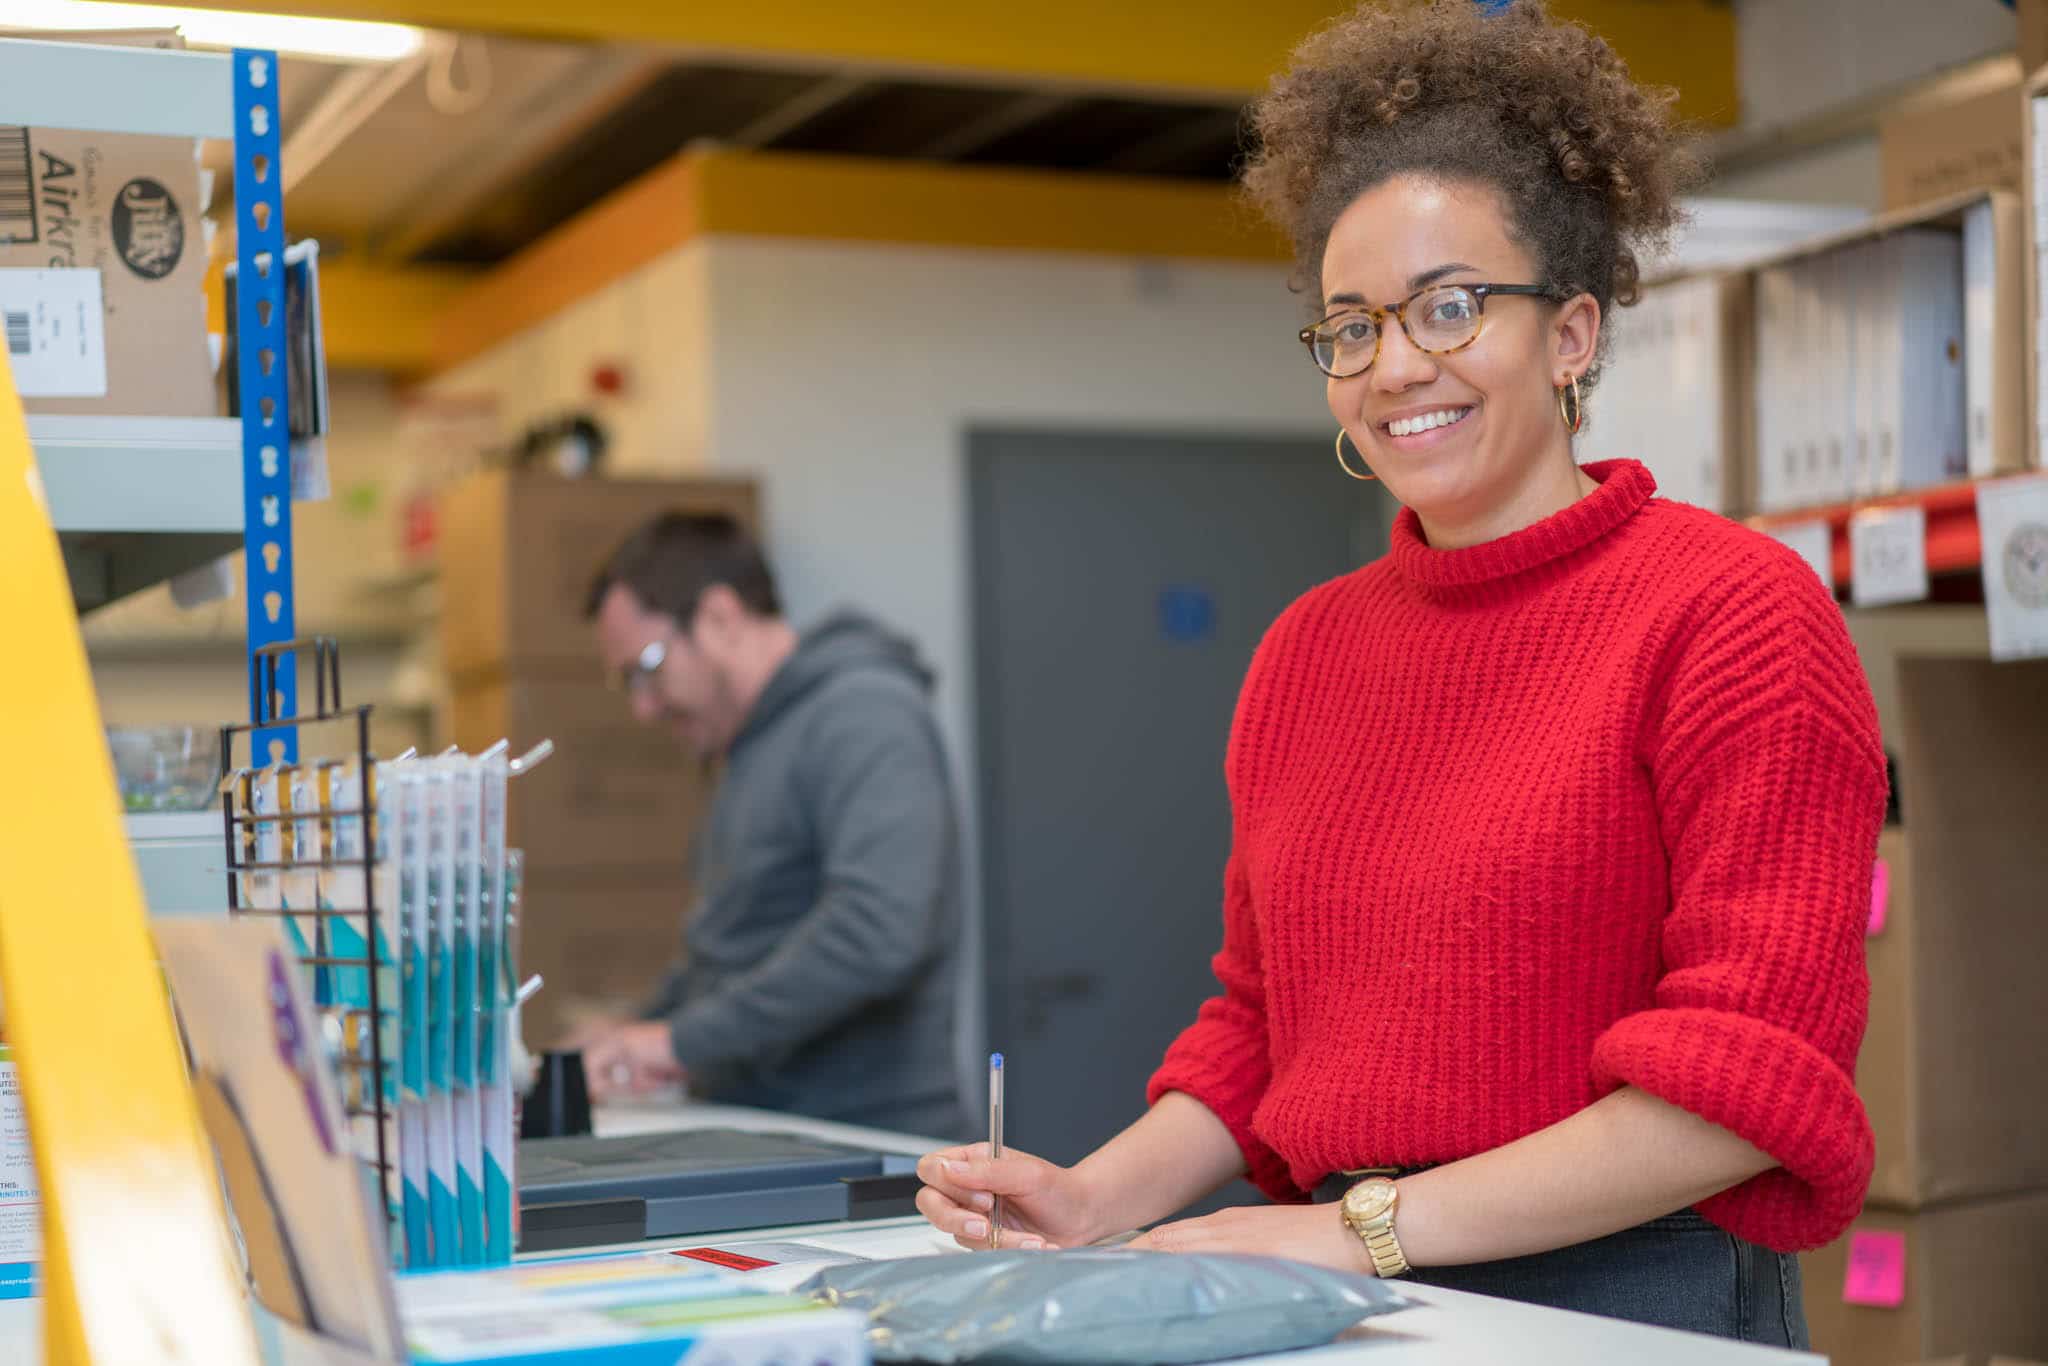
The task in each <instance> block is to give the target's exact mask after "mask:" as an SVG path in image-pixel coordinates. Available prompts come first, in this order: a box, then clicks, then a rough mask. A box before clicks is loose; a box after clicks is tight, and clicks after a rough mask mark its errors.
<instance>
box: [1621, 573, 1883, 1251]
mask: <svg viewBox="0 0 2048 1366" xmlns="http://www.w3.org/2000/svg"><path fill="white" fill-rule="evenodd" d="M1775 551H1776V548H1775V547H1773V548H1772V553H1771V554H1769V556H1768V557H1767V558H1766V559H1765V560H1764V562H1763V564H1762V566H1761V568H1760V569H1759V570H1758V572H1756V573H1755V574H1754V575H1753V576H1750V577H1749V578H1748V579H1747V581H1746V582H1745V583H1743V584H1742V585H1741V587H1740V589H1739V590H1736V591H1731V592H1729V593H1728V594H1726V595H1725V596H1724V597H1723V598H1722V599H1721V600H1720V601H1719V602H1718V603H1717V604H1716V605H1715V606H1714V608H1713V609H1712V611H1711V612H1710V613H1709V614H1708V620H1706V621H1705V622H1703V623H1702V624H1700V625H1699V626H1698V627H1697V629H1696V630H1695V631H1694V632H1693V633H1692V635H1691V637H1690V639H1688V641H1687V642H1686V645H1685V647H1684V649H1683V650H1682V652H1681V655H1680V658H1679V659H1678V661H1677V663H1676V666H1675V667H1674V669H1673V670H1672V672H1671V675H1670V679H1669V682H1668V684H1667V686H1666V691H1665V695H1664V697H1663V699H1662V701H1661V705H1658V706H1656V707H1654V708H1653V724H1652V725H1651V727H1650V733H1649V734H1647V735H1646V737H1645V743H1644V759H1645V762H1646V764H1647V766H1648V768H1649V772H1650V775H1651V781H1652V784H1653V790H1654V792H1655V794H1656V801H1657V806H1658V818H1659V822H1660V825H1661V828H1662V834H1663V839H1664V843H1665V847H1666V850H1667V853H1668V855H1669V859H1670V870H1671V907H1670V910H1669V912H1668V914H1667V916H1666V918H1665V922H1664V926H1663V931H1662V953H1663V965H1662V975H1661V977H1660V980H1659V983H1658V986H1657V992H1656V1005H1655V1007H1654V1008H1653V1009H1649V1010H1645V1011H1642V1012H1639V1013H1637V1014H1634V1015H1631V1016H1628V1017H1626V1018H1624V1019H1622V1020H1620V1021H1618V1022H1616V1023H1615V1024H1614V1025H1613V1026H1612V1027H1611V1028H1609V1029H1608V1030H1607V1031H1606V1032H1605V1033H1604V1034H1603V1035H1602V1036H1601V1037H1600V1038H1599V1039H1598V1040H1597V1041H1596V1043H1595V1045H1594V1050H1593V1072H1594V1081H1595V1083H1596V1085H1598V1086H1600V1087H1601V1088H1602V1089H1608V1088H1612V1087H1616V1086H1620V1085H1623V1084H1628V1085H1633V1086H1636V1087H1638V1088H1639V1089H1641V1090H1644V1091H1647V1092H1649V1093H1650V1094H1652V1095H1656V1096H1659V1097H1661V1098H1662V1099H1664V1100H1667V1101H1669V1102H1671V1103H1672V1104H1674V1105H1677V1106H1679V1107H1681V1108H1683V1109H1685V1110H1688V1111H1691V1112H1692V1113H1694V1114H1696V1115H1699V1116H1701V1117H1702V1118H1704V1119H1707V1120H1709V1121H1711V1122H1713V1123H1715V1124H1718V1125H1720V1126H1721V1127H1723V1128H1726V1129H1728V1130H1730V1131H1732V1132H1734V1133H1735V1134H1737V1135H1739V1136H1741V1137H1742V1138H1744V1139H1746V1140H1748V1141H1749V1142H1750V1143H1752V1144H1754V1145H1755V1146H1756V1147H1758V1148H1759V1149H1761V1150H1762V1151H1764V1152H1765V1153H1767V1154H1768V1155H1770V1156H1771V1157H1773V1158H1775V1159H1776V1160H1777V1161H1778V1162H1779V1163H1780V1164H1781V1165H1780V1166H1779V1167H1778V1168H1775V1169H1773V1170H1771V1171H1769V1172H1766V1173H1764V1174H1763V1175H1761V1176H1758V1177H1756V1178H1754V1179H1753V1180H1751V1181H1748V1182H1745V1183H1744V1184H1742V1185H1740V1186H1737V1187H1735V1188H1734V1189H1732V1190H1729V1191H1725V1192H1723V1193H1722V1194H1720V1195H1718V1196H1715V1197H1714V1198H1712V1199H1711V1200H1709V1201H1707V1202H1705V1203H1704V1204H1702V1205H1701V1207H1700V1209H1701V1212H1702V1213H1704V1214H1706V1215H1707V1216H1708V1217H1709V1218H1712V1219H1713V1220H1714V1221H1715V1222H1716V1223H1718V1224H1720V1225H1721V1226H1722V1227H1724V1228H1727V1229H1728V1230H1729V1231H1731V1232H1733V1233H1735V1234H1737V1235H1739V1236H1741V1237H1744V1238H1747V1239H1749V1240H1751V1241H1753V1242H1758V1243H1762V1244H1764V1245H1766V1246H1769V1247H1773V1248H1777V1249H1780V1250H1783V1251H1792V1250H1797V1249H1803V1248H1809V1247H1817V1246H1820V1245H1821V1244H1823V1243H1826V1242H1828V1241H1829V1240H1831V1239H1833V1238H1834V1237H1836V1236H1837V1235H1838V1234H1840V1233H1841V1232H1842V1230H1844V1229H1845V1228H1847V1227H1848V1225H1849V1223H1850V1221H1851V1220H1852V1219H1854V1217H1855V1216H1856V1213H1857V1211H1858V1210H1859V1209H1860V1208H1861V1206H1862V1203H1863V1196H1864V1192H1865V1190H1866V1189H1867V1187H1868V1185H1869V1182H1870V1173H1871V1166H1872V1161H1873V1144H1872V1139H1871V1132H1870V1125H1869V1122H1868V1120H1867V1119H1866V1117H1865V1115H1864V1111H1863V1106H1862V1103H1861V1101H1860V1100H1859V1099H1858V1098H1857V1095H1856V1089H1855V1084H1854V1076H1855V1064H1856V1051H1857V1048H1858V1047H1859V1045H1860V1044H1861V1042H1862V1038H1863V1029H1864V1024H1865V1020H1866V1018H1867V1013H1868V1004H1869V990H1870V988H1869V977H1868V975H1867V973H1866V971H1865V968H1864V959H1863V936H1864V931H1865V926H1866V923H1867V920H1868V916H1869V911H1870V885H1871V870H1872V866H1873V861H1874V858H1875V853H1876V845H1877V835H1878V829H1879V826H1880V825H1881V824H1882V822H1883V818H1884V804H1885V766H1884V755H1883V749H1882V746H1881V743H1880V741H1879V737H1878V729H1877V717H1876V711H1875V707H1874V705H1873V704H1872V702H1871V697H1870V690H1869V685H1868V683H1867V681H1866V680H1865V678H1864V676H1863V671H1862V667H1861V665H1860V664H1859V663H1858V661H1857V658H1856V653H1855V650H1854V648H1853V647H1852V646H1851V644H1850V642H1849V638H1848V632H1847V629H1846V627H1845V625H1844V623H1843V621H1842V616H1841V611H1840V609H1839V608H1837V607H1836V605H1835V603H1834V602H1833V600H1832V599H1831V598H1830V597H1829V596H1828V595H1827V594H1826V592H1825V590H1823V589H1822V588H1821V586H1820V584H1819V582H1818V581H1817V580H1816V579H1815V578H1814V576H1813V575H1812V573H1811V572H1810V571H1808V570H1807V569H1806V568H1805V567H1804V566H1803V565H1801V564H1799V563H1798V562H1797V561H1796V560H1792V559H1791V557H1790V556H1789V553H1788V554H1786V555H1783V556H1780V555H1778V554H1776V553H1775Z"/></svg>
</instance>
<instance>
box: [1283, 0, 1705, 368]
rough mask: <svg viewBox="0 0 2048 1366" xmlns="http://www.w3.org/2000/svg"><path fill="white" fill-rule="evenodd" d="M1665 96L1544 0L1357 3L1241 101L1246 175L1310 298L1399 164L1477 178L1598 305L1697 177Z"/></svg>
mask: <svg viewBox="0 0 2048 1366" xmlns="http://www.w3.org/2000/svg"><path fill="white" fill-rule="evenodd" d="M1675 93H1676V92H1674V91H1671V90H1667V89H1658V88H1645V87H1643V86H1640V85H1637V84H1636V83H1635V82H1634V81H1632V80H1630V79H1629V74H1628V69H1627V67H1625V66H1624V65H1623V64H1622V61H1621V58H1619V57H1618V56H1616V55H1615V53H1614V49H1612V48H1610V47H1609V46H1608V45H1607V44H1606V42H1605V41H1603V40H1602V39H1601V38H1599V37H1597V36H1596V35H1594V34H1592V33H1590V32H1588V31H1587V30H1586V29H1584V28H1582V27H1580V26H1579V25H1577V24H1569V23H1561V22H1557V21H1554V20H1552V19H1551V18H1550V16H1549V15H1548V14H1546V13H1545V12H1544V8H1543V4H1542V0H1513V3H1511V4H1510V5H1508V6H1507V7H1506V8H1505V9H1504V10H1501V11H1498V12H1495V13H1489V12H1488V11H1487V10H1485V9H1483V8H1481V6H1479V5H1478V4H1476V3H1474V0H1391V3H1390V2H1389V0H1367V3H1365V4H1363V5H1361V6H1360V7H1359V8H1358V10H1357V11H1355V12H1354V13H1352V14H1351V15H1350V16H1348V17H1346V18H1343V19H1339V20H1337V21H1336V22H1335V23H1333V24H1331V25H1330V26H1329V27H1327V28H1325V29H1323V30H1321V31H1320V32H1318V33H1316V34H1315V35H1314V36H1313V37H1311V38H1309V39H1308V40H1307V41H1306V42H1304V43H1303V44H1302V45H1301V46H1300V47H1299V48H1297V49H1296V50H1295V53H1294V63H1293V66H1292V68H1291V69H1290V70H1289V71H1288V72H1287V73H1286V74H1285V75H1282V76H1278V77H1275V78H1274V81H1273V87H1272V89H1271V90H1270V91H1269V92H1268V93H1267V94H1266V95H1265V96H1264V97H1262V98H1261V99H1260V100H1259V101H1258V102H1257V104H1255V105H1254V106H1253V109H1252V116H1251V123H1252V130H1253V132H1254V134H1255V135H1256V138H1257V149H1256V151H1255V152H1254V153H1253V155H1252V157H1251V160H1250V161H1249V162H1248V164H1247V165H1246V167H1245V170H1244V184H1245V188H1246V190H1247V191H1249V193H1250V194H1251V196H1252V198H1253V199H1254V200H1255V201H1257V203H1258V204H1259V206H1260V207H1261V208H1262V209H1263V210H1264V211H1265V212H1266V214H1267V215H1268V216H1269V217H1270V218H1272V219H1273V221H1274V222H1275V223H1277V224H1278V225H1279V226H1280V227H1281V228H1282V229H1283V230H1285V231H1286V232H1287V233H1288V235H1289V236H1290V237H1291V238H1292V239H1293V242H1294V251H1295V259H1296V266H1297V270H1298V278H1297V281H1296V287H1297V288H1301V289H1304V290H1307V291H1309V292H1312V293H1316V294H1318V295H1319V293H1320V290H1319V280H1318V278H1317V277H1318V276H1319V275H1320V273H1321V270H1322V260H1323V250H1324V248H1325V247H1326V246H1327V245H1328V242H1329V238H1330V230H1331V228H1332V227H1333V226H1334V225H1335V224H1336V221H1337V219H1338V217H1339V216H1340V215H1341V214H1342V213H1343V212H1344V210H1345V209H1346V208H1347V207H1348V206H1349V205H1350V204H1351V202H1352V201H1353V200H1355V199H1357V198H1358V196H1359V195H1361V194H1363V193H1365V192H1366V191H1367V190H1370V189H1372V188H1373V187H1374V186H1376V185H1378V184H1380V183H1381V182H1382V181H1385V180H1387V179H1388V178H1390V177H1392V176H1395V175H1400V174H1403V173H1419V174H1422V175H1427V176H1432V177H1438V178H1444V179H1451V180H1468V181H1476V182H1478V183H1480V184H1483V185H1488V186H1491V187H1492V188H1494V189H1495V190H1496V191H1498V192H1499V194H1500V196H1501V198H1502V200H1503V202H1504V203H1505V204H1506V207H1507V212H1508V228H1509V232H1510V235H1511V236H1513V237H1514V238H1515V239H1517V240H1518V241H1519V242H1521V243H1522V245H1523V246H1525V247H1526V248H1527V249H1528V250H1529V252H1530V254H1531V255H1532V256H1534V257H1535V258H1536V262H1537V266H1538V269H1539V270H1540V271H1541V274H1542V279H1541V283H1545V284H1551V285H1555V286H1558V287H1559V288H1561V289H1562V290H1564V291H1565V292H1567V293H1570V294H1576V293H1579V292H1581V291H1583V292H1585V293H1587V294H1591V295H1592V296H1593V297H1594V298H1595V299H1597V300H1599V303H1600V308H1601V311H1602V313H1603V314H1606V313H1608V312H1609V311H1611V310H1612V309H1613V307H1614V305H1615V304H1617V303H1621V304H1631V303H1634V302H1635V300H1636V294H1637V282H1638V276H1639V267H1638V264H1637V260H1638V256H1637V254H1638V253H1639V252H1642V253H1651V252H1654V251H1656V250H1658V249H1659V248H1660V247H1661V246H1662V245H1663V244H1664V243H1665V242H1666V241H1668V239H1669V237H1670V234H1671V232H1672V231H1673V229H1675V228H1676V227H1678V226H1679V224H1680V223H1681V221H1682V219H1683V211H1682V210H1681V209H1680V208H1679V203H1678V196H1679V195H1680V194H1681V193H1682V192H1683V191H1685V190H1688V189H1690V188H1692V187H1693V186H1694V185H1695V184H1697V183H1698V181H1699V180H1700V179H1702V178H1703V170H1704V162H1703V160H1702V158H1701V156H1700V154H1699V152H1698V150H1697V145H1696V143H1695V142H1694V140H1693V139H1691V138H1690V137H1688V136H1686V135H1685V134H1683V133H1682V132H1681V131H1680V130H1679V129H1678V128H1677V127H1676V125H1675V124H1674V121H1673V118H1672V113H1671V106H1672V102H1673V99H1674V98H1675ZM1602 349H1603V350H1604V349H1605V346H1604V343H1603V346H1602ZM1591 378H1592V376H1591V375H1588V376H1587V379H1588V381H1589V382H1590V380H1591Z"/></svg>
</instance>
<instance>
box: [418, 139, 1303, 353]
mask: <svg viewBox="0 0 2048 1366" xmlns="http://www.w3.org/2000/svg"><path fill="white" fill-rule="evenodd" d="M713 234H726V235H732V236H744V237H791V238H811V239H823V240H829V241H839V242H889V243H898V244H907V245H918V246H936V247H978V248H985V249H996V250H1014V251H1062V252H1085V253H1091V254H1096V255H1108V256H1146V257H1195V258H1207V259H1211V260H1229V261H1268V262H1276V263H1277V262H1281V261H1284V260H1286V259H1287V245H1286V243H1285V242H1284V241H1283V240H1282V239H1281V238H1280V236H1279V235H1278V234H1276V233H1275V232H1273V231H1272V230H1271V229H1270V228H1268V227H1266V226H1265V224H1264V223H1263V222H1262V221H1261V220H1260V219H1259V218H1258V217H1257V215H1256V214H1255V213H1254V212H1253V210H1252V209H1251V207H1250V206H1249V205H1247V204H1246V203H1245V202H1244V201H1243V200H1242V199H1240V198H1239V197H1238V196H1237V194H1236V192H1235V191H1234V190H1232V189H1231V188H1230V187H1228V186H1224V185H1205V184H1196V183H1190V182H1183V181H1172V180H1162V179H1147V178H1139V177H1130V178H1125V177H1118V176H1101V175H1067V174H1059V173H1055V172H1048V171H1018V170H1005V169H1000V168H995V167H966V166H945V165H937V164H933V163H929V162H906V161H871V160H865V159H861V158H856V157H826V156H798V155H793V154H788V153H780V152H715V151H714V152H690V153H685V154H683V155H682V156H679V157H676V158H675V159H674V160H672V161H669V162H667V163H665V164H664V165H662V166H659V167H657V168H656V169H654V170H653V171H650V172H648V173H647V174H646V175H645V176H642V177H641V178H640V179H639V180H637V181H635V182H633V184H631V185H629V186H627V187H626V188H625V189H623V190H620V191H618V192H617V193H616V194H614V195H612V196H611V197H610V198H608V199H606V200H604V201H603V202H602V203H600V204H598V205H597V206H596V207H594V208H591V209H588V210H585V211H584V212H583V213H582V214H581V215H579V216H578V217H576V218H574V219H571V220H570V221H569V222H568V223H566V224H564V225H563V226H562V227H560V228H557V229H556V230H555V231H554V232H552V233H550V234H549V235H548V236H547V237H545V238H543V239H541V241H539V242H538V243H536V244H534V245H533V246H531V247H529V248H527V249H526V250H525V251H523V252H521V253H520V254H519V255H517V256H515V257H513V258H512V259H511V260H510V261H508V262H506V263H505V264H504V265H503V266H500V267H499V268H498V269H496V270H495V271H493V272H491V274H489V275H488V276H486V277H485V278H484V279H483V280H481V281H480V282H478V283H477V284H476V285H475V286H474V287H473V288H472V289H470V290H469V291H468V292H467V293H465V294H464V295H463V296H461V297H460V298H459V299H457V300H456V302H455V303H454V305H453V306H452V307H451V308H450V309H449V310H448V311H447V313H446V314H445V315H444V316H443V318H442V319H441V326H440V329H439V336H438V339H437V346H436V357H435V358H436V361H437V363H438V366H439V367H440V368H443V369H445V368H448V367H452V366H454V365H458V364H460V363H461V362H462V361H464V360H467V359H469V358H470V357H472V356H475V355H478V354H480V353H481V352H483V351H485V350H487V349H488V348H490V347H491V346H493V345H496V344H497V343H498V342H500V341H503V340H504V339H506V338H507V337H511V336H514V335H516V334H517V333H519V332H522V331H524V330H526V329H527V328H529V327H532V326H534V325H535V324H536V323H540V322H543V321H545V320H546V319H547V318H549V317H552V316H553V315H554V314H556V313H559V312H560V311H562V310H563V309H564V308H566V307H568V306H569V305H570V304H572V303H574V302H575V301H576V300H578V299H581V298H584V297H586V296H588V295H590V294H593V293H595V292H597V291H598V290H600V289H602V288H604V287H605V286H606V285H608V284H611V283H613V282H614V281H617V280H619V279H622V278H623V277H625V276H626V275H628V274H630V273H631V272H632V271H634V270H637V269H638V268H640V267H641V266H643V265H646V264H647V263H648V262H650V261H653V260H654V259H655V258H657V257H659V256H661V255H663V254H665V253H667V252H669V251H673V250H675V249H676V248H677V247H680V246H682V245H683V244H684V243H685V242H688V241H689V240H691V239H692V238H694V237H699V236H706V235H713Z"/></svg>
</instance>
